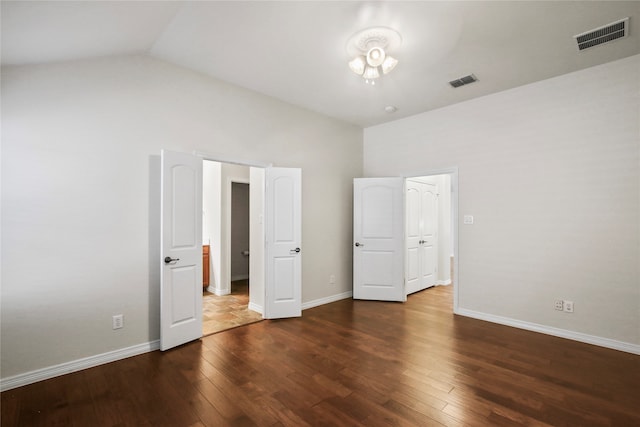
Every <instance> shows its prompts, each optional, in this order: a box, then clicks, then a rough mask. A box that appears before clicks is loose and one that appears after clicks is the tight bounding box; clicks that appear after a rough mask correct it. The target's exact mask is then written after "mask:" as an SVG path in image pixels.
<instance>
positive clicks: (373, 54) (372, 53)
mask: <svg viewBox="0 0 640 427" xmlns="http://www.w3.org/2000/svg"><path fill="white" fill-rule="evenodd" d="M385 56H386V54H385V53H384V49H383V48H381V47H372V48H371V49H369V52H367V64H369V65H370V66H372V67H377V66H379V65H380V64H382V62H383V61H384V58H385Z"/></svg>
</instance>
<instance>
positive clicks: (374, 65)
mask: <svg viewBox="0 0 640 427" xmlns="http://www.w3.org/2000/svg"><path fill="white" fill-rule="evenodd" d="M401 44H402V37H400V34H398V32H397V31H396V30H392V29H391V28H386V27H373V28H367V29H365V30H362V31H358V32H357V33H355V34H354V35H353V36H351V38H350V39H349V42H348V43H347V52H348V53H349V55H350V56H351V57H352V58H353V59H352V60H351V61H349V68H351V71H353V72H354V73H356V74H357V75H359V76H362V78H363V79H364V81H365V83H368V84H371V85H375V84H376V79H377V78H379V77H380V75H381V74H380V72H382V74H387V73H389V72H391V70H393V69H394V68H395V66H396V65H397V64H398V60H397V59H395V58H394V57H392V56H391V55H389V53H388V52H389V51H393V49H395V48H397V47H398V46H400V45H401Z"/></svg>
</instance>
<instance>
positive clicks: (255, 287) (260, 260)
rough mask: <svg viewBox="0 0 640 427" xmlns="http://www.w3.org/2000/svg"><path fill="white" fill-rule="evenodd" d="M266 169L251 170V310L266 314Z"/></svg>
mask: <svg viewBox="0 0 640 427" xmlns="http://www.w3.org/2000/svg"><path fill="white" fill-rule="evenodd" d="M264 176H265V173H264V169H263V168H253V167H252V168H249V181H250V184H249V210H250V212H249V248H250V249H249V251H250V252H251V256H250V257H249V275H250V276H251V282H250V286H251V289H250V290H249V309H251V310H255V311H257V312H259V313H261V314H262V313H264V256H265V253H264V250H265V248H264V239H265V237H264V221H263V218H264Z"/></svg>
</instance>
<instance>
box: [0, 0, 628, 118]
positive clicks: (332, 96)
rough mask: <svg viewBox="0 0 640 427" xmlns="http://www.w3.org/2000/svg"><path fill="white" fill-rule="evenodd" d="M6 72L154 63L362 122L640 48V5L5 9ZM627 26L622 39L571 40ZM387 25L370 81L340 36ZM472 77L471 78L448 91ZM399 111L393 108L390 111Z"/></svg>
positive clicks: (93, 4) (24, 5)
mask: <svg viewBox="0 0 640 427" xmlns="http://www.w3.org/2000/svg"><path fill="white" fill-rule="evenodd" d="M1 7H2V64H3V65H18V64H38V63H46V62H55V61H68V60H75V59H83V58H91V57H97V56H107V55H126V54H148V55H151V56H153V57H156V58H160V59H163V60H166V61H169V62H172V63H175V64H178V65H180V66H184V67H187V68H190V69H193V70H197V71H200V72H203V73H205V74H208V75H211V76H213V77H216V78H218V79H221V80H225V81H228V82H231V83H234V84H237V85H239V86H243V87H246V88H249V89H252V90H255V91H257V92H260V93H263V94H266V95H269V96H272V97H274V98H277V99H280V100H283V101H285V102H288V103H291V104H295V105H298V106H301V107H304V108H308V109H310V110H314V111H317V112H319V113H322V114H325V115H328V116H331V117H335V118H338V119H341V120H344V121H347V122H351V123H354V124H357V125H360V126H362V127H368V126H371V125H375V124H379V123H383V122H386V121H390V120H395V119H398V118H401V117H406V116H409V115H413V114H417V113H420V112H423V111H428V110H431V109H435V108H439V107H442V106H446V105H449V104H453V103H457V102H461V101H464V100H467V99H471V98H475V97H479V96H483V95H487V94H490V93H494V92H498V91H502V90H505V89H509V88H512V87H516V86H520V85H524V84H527V83H531V82H535V81H538V80H543V79H546V78H550V77H553V76H557V75H561V74H566V73H569V72H572V71H576V70H579V69H583V68H587V67H591V66H594V65H598V64H602V63H606V62H609V61H613V60H616V59H620V58H624V57H627V56H631V55H634V54H638V53H640V42H639V40H640V38H639V36H638V34H639V33H640V26H638V25H640V24H638V21H637V20H638V19H640V2H635V1H628V2H615V1H567V2H564V1H508V2H507V1H505V2H483V1H470V2H463V1H451V2H447V1H440V2H435V1H434V2H431V1H424V2H415V1H414V2H400V1H392V2H352V1H317V2H313V1H300V2H297V1H290V2H271V1H256V2H250V1H229V2H225V1H194V2H190V1H141V2H138V1H128V2H115V1H114V2H102V1H45V2H38V1H2V4H1ZM625 17H629V18H630V21H629V24H630V31H629V36H628V37H626V38H623V39H619V40H615V41H613V42H611V43H608V44H604V45H600V46H596V47H593V48H590V49H586V50H584V51H578V49H577V45H576V41H575V39H574V37H573V36H574V35H576V34H579V33H582V32H585V31H588V30H591V29H594V28H597V27H600V26H602V25H606V24H609V23H611V22H614V21H617V20H619V19H622V18H625ZM371 26H386V27H391V28H394V29H395V30H397V31H399V32H400V34H401V35H402V39H403V42H402V45H401V46H400V47H399V48H398V49H397V50H396V51H395V52H393V54H394V56H395V57H396V58H397V59H398V60H399V64H398V66H397V67H396V69H395V70H394V71H393V72H392V73H390V74H388V75H386V76H384V77H383V78H382V79H381V80H380V82H379V84H378V85H376V86H370V85H367V84H365V83H364V81H363V79H362V78H361V77H358V76H357V75H355V74H354V73H352V72H351V71H350V70H349V68H348V66H347V62H348V60H349V59H350V58H349V55H348V54H347V50H346V43H347V40H348V39H349V38H350V36H352V35H353V34H354V33H356V32H357V31H359V30H361V29H364V28H367V27H371ZM471 73H473V74H475V75H476V76H477V78H478V82H477V83H473V84H471V85H465V86H462V87H460V88H457V89H454V88H452V87H451V86H450V85H449V84H448V82H449V81H451V80H454V79H456V78H459V77H462V76H466V75H468V74H471ZM386 106H395V107H397V111H396V112H395V113H391V114H389V113H386V112H385V107H386Z"/></svg>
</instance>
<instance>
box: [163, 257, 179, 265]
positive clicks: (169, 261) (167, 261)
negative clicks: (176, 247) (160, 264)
mask: <svg viewBox="0 0 640 427" xmlns="http://www.w3.org/2000/svg"><path fill="white" fill-rule="evenodd" d="M174 261H180V258H171V257H170V256H168V257H165V258H164V263H165V264H169V263H171V262H174Z"/></svg>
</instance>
